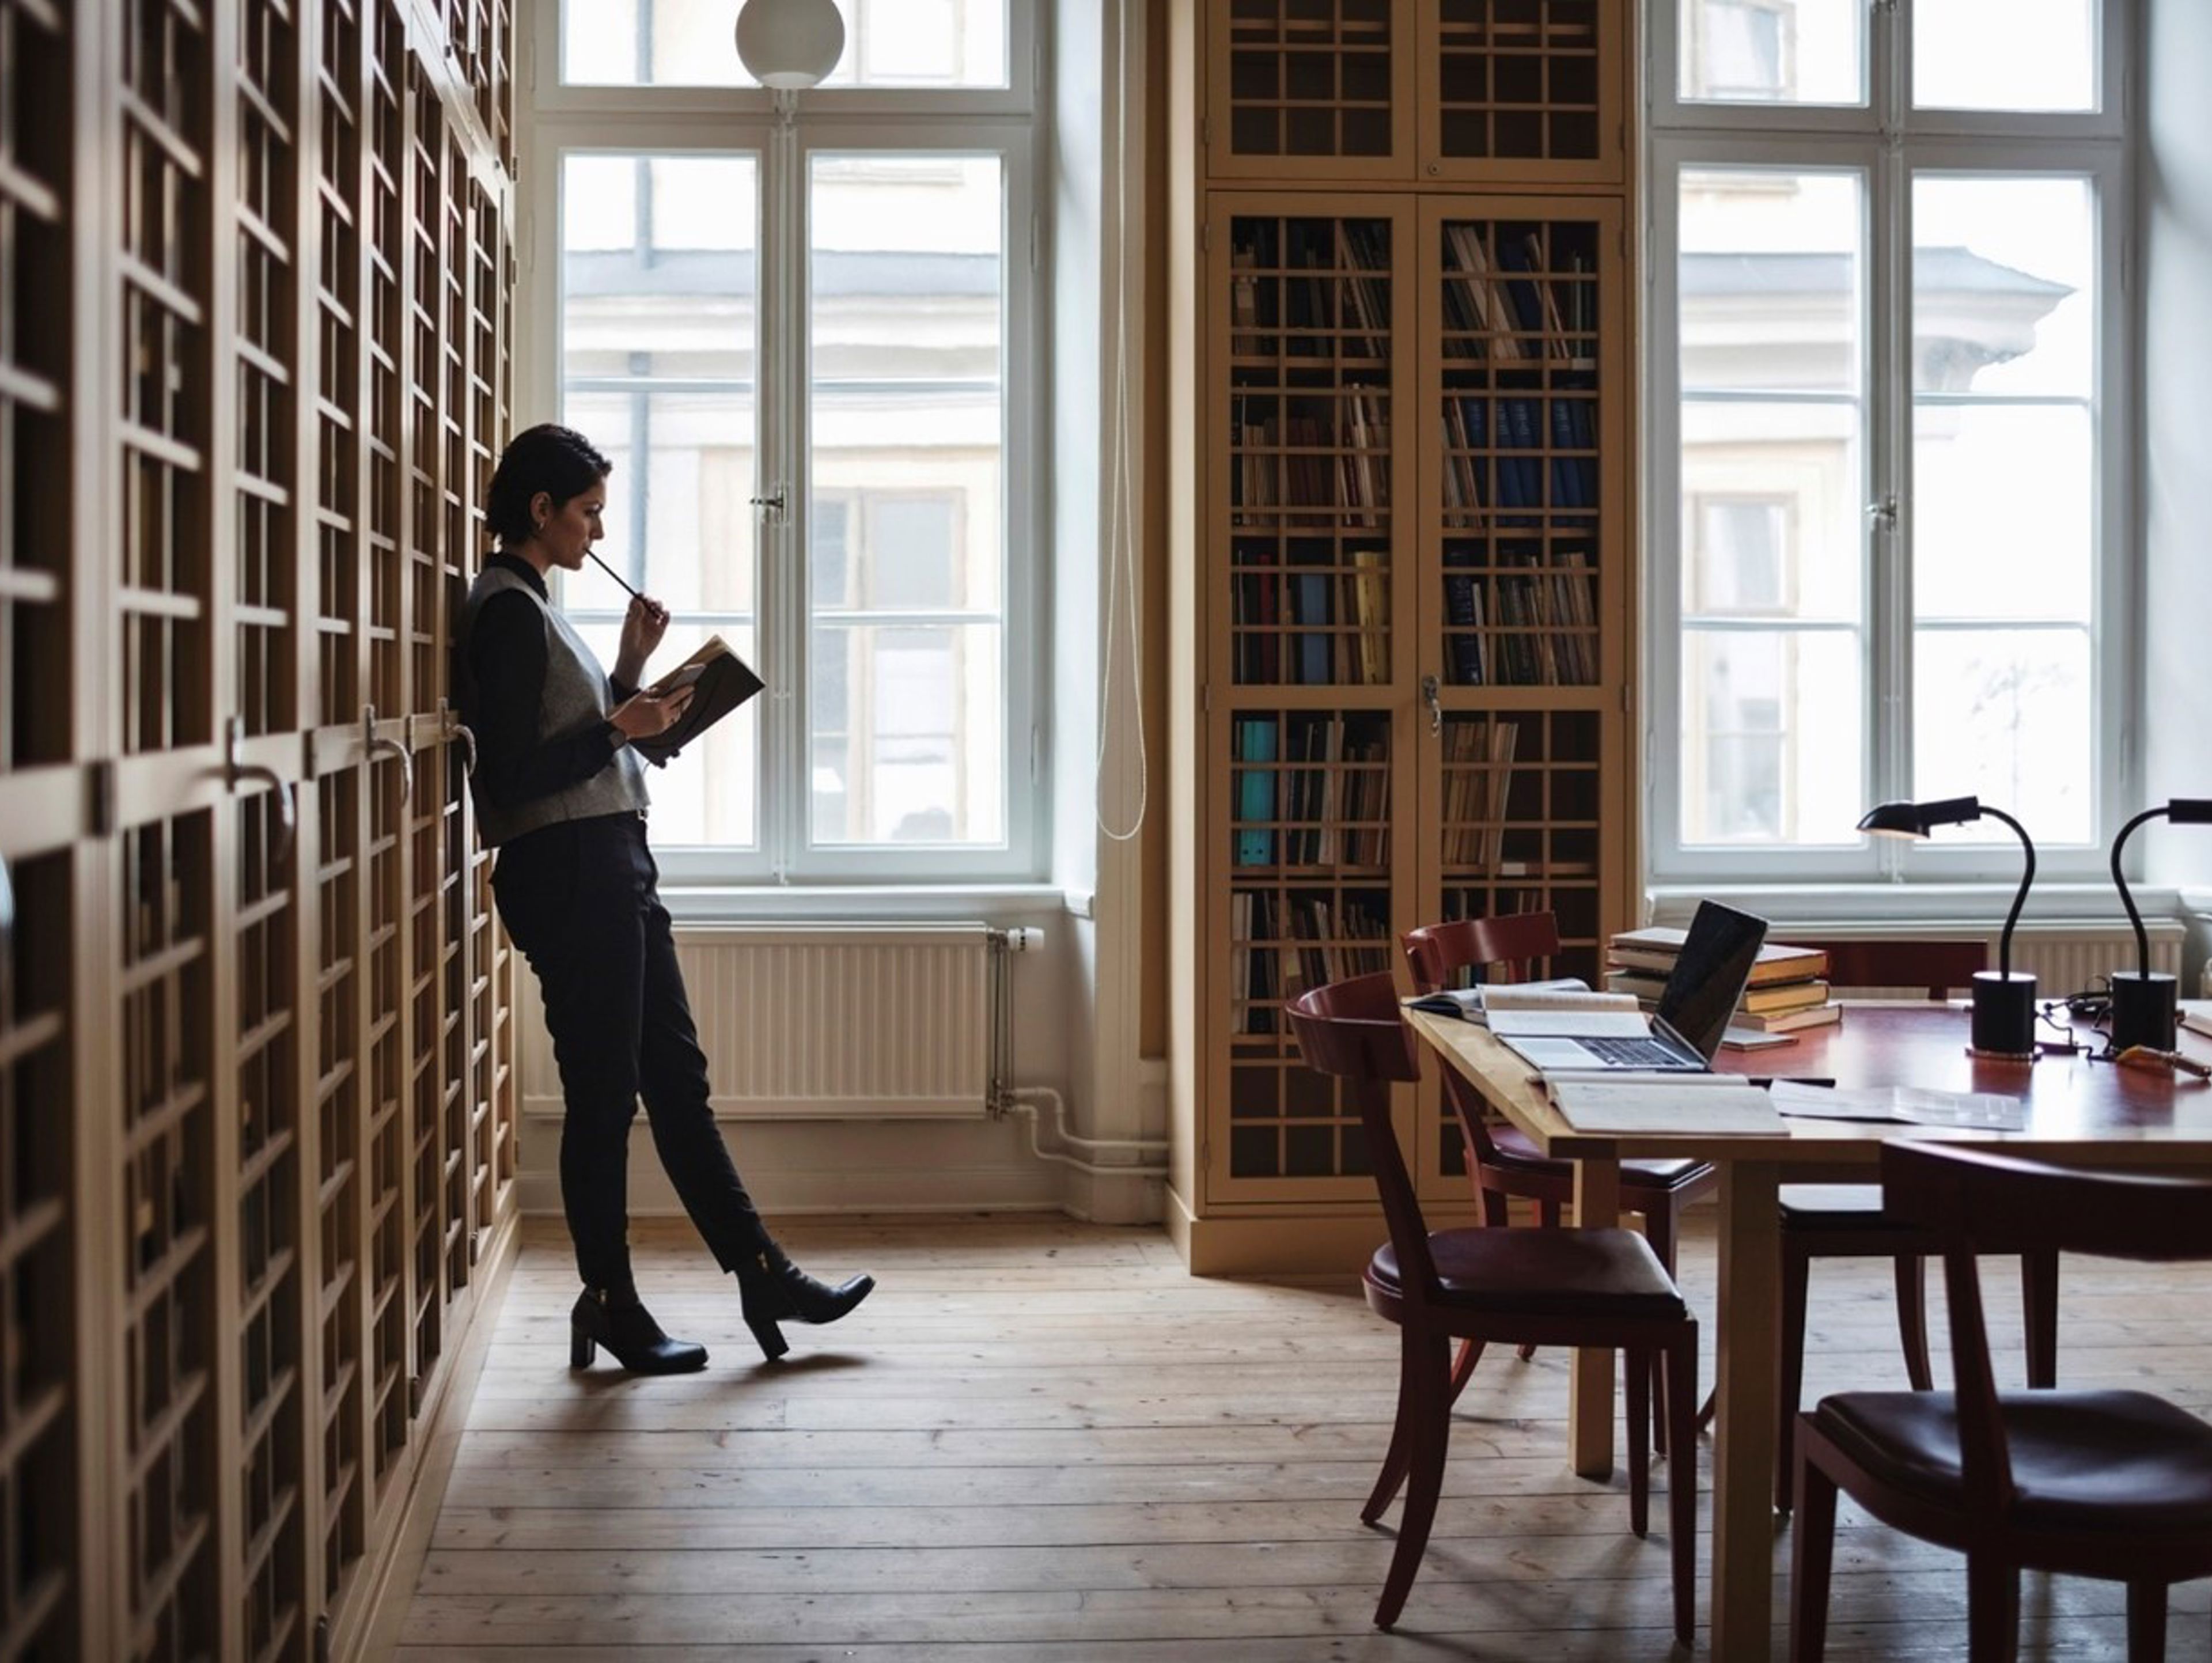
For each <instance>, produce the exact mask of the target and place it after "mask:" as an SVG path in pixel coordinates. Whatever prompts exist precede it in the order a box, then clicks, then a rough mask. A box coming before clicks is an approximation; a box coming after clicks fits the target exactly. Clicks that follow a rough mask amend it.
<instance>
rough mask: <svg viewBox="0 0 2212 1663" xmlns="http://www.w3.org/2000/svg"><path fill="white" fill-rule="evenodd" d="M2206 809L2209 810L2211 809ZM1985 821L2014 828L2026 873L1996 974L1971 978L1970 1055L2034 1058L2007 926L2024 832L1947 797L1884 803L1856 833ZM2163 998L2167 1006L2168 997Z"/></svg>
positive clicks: (2025, 991) (2029, 994)
mask: <svg viewBox="0 0 2212 1663" xmlns="http://www.w3.org/2000/svg"><path fill="white" fill-rule="evenodd" d="M2207 806H2208V808H2212V804H2208V805H2207ZM1984 815H1987V816H1989V817H1990V819H1992V820H2002V821H2003V822H2005V824H2006V825H2008V826H2010V827H2011V828H2013V831H2014V832H2015V834H2016V835H2018V836H2019V838H2020V846H2021V848H2023V849H2025V850H2026V851H2027V871H2024V872H2022V873H2021V876H2020V891H2019V893H2018V894H2016V895H2014V896H2013V898H2012V910H2011V911H2010V912H2008V913H2006V914H2005V921H2004V933H2003V934H2002V935H2001V936H1999V937H1998V938H1997V968H1996V969H1995V970H1994V971H1990V970H1978V971H1976V972H1975V973H1974V1018H1973V1026H1972V1044H1973V1047H1974V1049H1975V1050H1977V1051H1983V1052H1988V1053H1990V1054H1992V1055H1996V1056H2005V1057H2033V1055H2034V1054H2035V978H2034V977H2033V976H2031V975H2028V974H2026V973H2025V972H2023V973H2022V974H2019V975H2015V974H2013V971H2012V926H2014V925H2015V924H2017V923H2019V922H2020V909H2021V907H2022V906H2023V905H2024V904H2026V902H2027V890H2028V886H2029V885H2030V884H2032V883H2034V882H2035V845H2034V844H2033V843H2031V842H2030V841H2028V837H2027V827H2025V826H2023V825H2021V823H2020V822H2019V821H2017V820H2015V819H2014V818H2013V817H2012V816H2010V815H2008V814H2007V813H2006V812H2005V811H2004V810H2002V809H1993V808H1991V807H1990V806H1989V804H1986V803H1984V802H1983V801H1982V800H1981V798H1978V797H1948V798H1944V799H1943V800H1942V801H1941V802H1936V803H1884V804H1881V805H1880V806H1879V807H1877V808H1875V809H1872V810H1869V811H1868V813H1867V816H1866V817H1865V818H1864V819H1863V820H1862V821H1860V822H1859V829H1860V830H1861V831H1863V832H1873V833H1875V834H1876V835H1881V836H1884V837H1925V836H1927V835H1928V834H1929V831H1931V830H1933V829H1934V828H1936V827H1937V826H1960V825H1964V824H1965V823H1966V822H1968V821H1970V820H1979V819H1980V818H1981V817H1982V816H1984ZM2167 980H2169V981H2171V980H2172V978H2171V977H2169V978H2168V979H2167ZM2168 997H2169V1001H2170V999H2171V994H2169V996H2168Z"/></svg>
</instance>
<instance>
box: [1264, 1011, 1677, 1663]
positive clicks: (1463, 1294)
mask: <svg viewBox="0 0 2212 1663" xmlns="http://www.w3.org/2000/svg"><path fill="white" fill-rule="evenodd" d="M1287 1009H1288V1011H1289V1014H1290V1020H1291V1032H1292V1033H1293V1034H1295V1035H1297V1042H1298V1053H1299V1054H1300V1055H1301V1056H1302V1057H1303V1058H1304V1059H1305V1063H1306V1065H1307V1066H1308V1067H1309V1068H1312V1069H1315V1070H1317V1071H1320V1072H1321V1073H1323V1074H1329V1075H1334V1076H1335V1077H1337V1078H1339V1079H1341V1080H1342V1081H1344V1082H1345V1091H1346V1095H1347V1096H1350V1097H1351V1098H1352V1100H1353V1102H1355V1103H1356V1104H1357V1106H1358V1110H1359V1118H1360V1123H1361V1125H1362V1126H1364V1128H1365V1130H1366V1133H1367V1144H1368V1153H1369V1157H1370V1161H1371V1162H1372V1163H1373V1166H1374V1169H1375V1184H1376V1189H1377V1190H1379V1191H1380V1192H1381V1193H1382V1198H1383V1217H1384V1218H1385V1220H1386V1221H1387V1222H1388V1223H1389V1230H1390V1239H1389V1241H1387V1242H1385V1243H1384V1244H1383V1246H1382V1247H1378V1248H1377V1249H1376V1252H1375V1256H1374V1257H1373V1258H1372V1259H1370V1260H1369V1262H1368V1265H1367V1272H1366V1276H1365V1278H1364V1285H1365V1288H1366V1293H1367V1303H1368V1305H1369V1306H1370V1308H1372V1309H1373V1310H1374V1311H1375V1312H1376V1314H1378V1315H1381V1316H1383V1317H1385V1318H1387V1319H1388V1320H1390V1321H1392V1322H1395V1323H1396V1324H1397V1325H1398V1328H1399V1333H1400V1352H1399V1366H1398V1414H1397V1419H1396V1422H1395V1424H1394V1425H1393V1427H1392V1428H1391V1431H1390V1448H1389V1454H1386V1455H1385V1456H1384V1457H1383V1471H1382V1472H1381V1474H1380V1475H1379V1476H1378V1477H1377V1478H1376V1481H1375V1489H1374V1490H1373V1492H1372V1493H1371V1494H1370V1496H1368V1498H1367V1505H1366V1506H1365V1507H1364V1508H1362V1509H1361V1510H1360V1515H1359V1516H1360V1518H1361V1519H1362V1520H1364V1521H1365V1522H1367V1523H1369V1524H1372V1523H1373V1522H1374V1521H1375V1520H1376V1519H1377V1518H1379V1517H1380V1516H1381V1515H1382V1514H1383V1509H1384V1508H1387V1507H1389V1504H1390V1502H1391V1500H1392V1498H1393V1497H1394V1496H1396V1495H1397V1493H1398V1490H1399V1488H1400V1486H1401V1485H1405V1486H1407V1491H1406V1508H1405V1513H1404V1514H1403V1516H1402V1517H1401V1519H1400V1520H1399V1524H1398V1546H1397V1551H1395V1554H1393V1556H1392V1557H1391V1560H1390V1570H1389V1576H1388V1578H1387V1579H1386V1580H1385V1581H1384V1583H1383V1597H1382V1599H1381V1601H1380V1602H1379V1603H1378V1604H1377V1605H1376V1608H1375V1624H1376V1627H1377V1628H1383V1629H1387V1628H1389V1627H1390V1626H1391V1624H1394V1623H1395V1622H1396V1621H1397V1620H1398V1614H1399V1612H1400V1611H1402V1610H1403V1609H1404V1608H1405V1604H1406V1596H1407V1593H1409V1592H1410V1591H1411V1590H1412V1588H1413V1577H1414V1575H1415V1574H1416V1573H1417V1572H1418V1571H1419V1569H1420V1563H1421V1555H1422V1553H1423V1551H1425V1548H1426V1547H1427V1545H1428V1539H1429V1527H1430V1526H1431V1524H1432V1523H1433V1522H1434V1521H1435V1519H1436V1511H1437V1496H1438V1495H1439V1493H1440V1492H1441V1490H1442V1489H1443V1472H1444V1455H1445V1451H1446V1448H1447V1445H1448V1443H1449V1439H1450V1435H1451V1404H1452V1393H1451V1391H1450V1381H1451V1373H1452V1370H1451V1342H1452V1341H1453V1340H1454V1339H1461V1340H1475V1341H1479V1342H1488V1341H1492V1340H1496V1341H1499V1342H1501V1343H1512V1342H1526V1343H1528V1344H1539V1345H1577V1346H1580V1345H1588V1346H1601V1347H1608V1348H1613V1349H1618V1350H1620V1351H1621V1352H1623V1353H1624V1354H1625V1356H1626V1359H1627V1378H1628V1419H1629V1434H1628V1496H1629V1502H1628V1505H1629V1520H1630V1524H1631V1526H1632V1528H1633V1529H1634V1530H1635V1532H1636V1533H1637V1534H1638V1536H1641V1535H1643V1534H1644V1530H1645V1528H1646V1526H1647V1524H1648V1522H1649V1513H1650V1411H1651V1404H1650V1389H1649V1382H1650V1379H1651V1369H1652V1365H1653V1362H1654V1360H1655V1359H1656V1358H1660V1357H1663V1358H1664V1359H1665V1362H1666V1366H1667V1369H1668V1381H1669V1385H1670V1387H1671V1388H1672V1389H1671V1391H1670V1393H1669V1397H1670V1400H1671V1401H1672V1403H1673V1404H1674V1405H1675V1408H1674V1414H1675V1425H1674V1448H1676V1449H1678V1450H1692V1449H1694V1448H1695V1442H1696V1433H1695V1430H1694V1428H1693V1423H1692V1411H1691V1408H1690V1405H1692V1404H1694V1403H1695V1402H1696V1401H1697V1400H1698V1399H1697V1393H1698V1325H1697V1322H1696V1320H1695V1319H1694V1318H1692V1316H1691V1314H1690V1312H1689V1308H1688V1307H1687V1306H1686V1305H1685V1304H1684V1303H1683V1302H1682V1296H1681V1293H1680V1290H1678V1289H1677V1288H1676V1287H1675V1286H1674V1279H1673V1278H1671V1277H1669V1276H1668V1274H1667V1272H1666V1269H1665V1267H1663V1266H1662V1265H1661V1264H1660V1263H1659V1260H1658V1258H1657V1256H1656V1254H1655V1253H1653V1252H1652V1250H1651V1247H1650V1244H1649V1243H1648V1242H1646V1241H1644V1238H1643V1237H1642V1236H1640V1235H1638V1234H1637V1233H1636V1232H1635V1231H1633V1230H1624V1229H1511V1228H1505V1229H1500V1228H1497V1227H1494V1226H1486V1227H1484V1228H1480V1229H1458V1230H1440V1231H1437V1232H1435V1233H1433V1234H1432V1233H1431V1231H1430V1230H1429V1229H1428V1227H1427V1225H1426V1224H1425V1223H1424V1222H1423V1220H1422V1217H1421V1207H1420V1203H1419V1200H1418V1199H1416V1198H1415V1196H1414V1193H1413V1179H1412V1177H1411V1176H1410V1175H1409V1174H1408V1173H1407V1169H1406V1161H1405V1156H1404V1154H1403V1152H1402V1151H1401V1149H1400V1148H1399V1144H1398V1135H1397V1131H1396V1129H1395V1126H1393V1125H1392V1124H1391V1117H1390V1087H1391V1085H1392V1084H1393V1083H1397V1082H1406V1081H1411V1080H1414V1079H1417V1078H1419V1074H1420V1069H1419V1062H1418V1059H1417V1058H1416V1055H1415V1052H1414V1042H1413V1035H1412V1034H1411V1033H1410V1032H1409V1031H1408V1030H1407V1028H1406V1026H1405V1024H1404V1023H1402V1022H1401V1020H1400V1019H1399V1016H1398V995H1397V989H1396V987H1395V986H1394V985H1393V983H1392V981H1391V979H1390V977H1389V975H1388V974H1377V975H1368V976H1358V977H1355V978H1353V979H1352V980H1349V981H1340V982H1335V983H1332V984H1331V985H1330V986H1326V987H1316V988H1310V989H1309V990H1307V991H1306V992H1303V993H1301V994H1299V995H1298V996H1297V998H1295V999H1293V1000H1291V1003H1290V1004H1289V1005H1288V1007H1287ZM1696 1474H1697V1464H1696V1462H1695V1460H1694V1459H1692V1460H1682V1461H1679V1462H1678V1463H1677V1464H1676V1466H1675V1468H1674V1470H1673V1471H1671V1472H1669V1474H1668V1480H1667V1491H1668V1544H1669V1546H1670V1547H1671V1548H1672V1550H1673V1566H1674V1632H1675V1635H1676V1636H1677V1637H1678V1638H1679V1639H1680V1640H1681V1642H1683V1643H1684V1644H1685V1645H1686V1644H1688V1643H1689V1642H1690V1638H1691V1634H1692V1628H1693V1624H1694V1623H1695V1602H1694V1593H1695V1575H1696V1558H1697V1505H1698V1486H1697V1478H1696Z"/></svg>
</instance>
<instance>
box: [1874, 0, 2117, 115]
mask: <svg viewBox="0 0 2212 1663" xmlns="http://www.w3.org/2000/svg"><path fill="white" fill-rule="evenodd" d="M2099 33H2100V30H2099V27H2098V0H1913V4H1912V101H1913V103H1914V104H1916V105H1917V106H1919V107H1920V108H1922V109H1923V110H2093V109H2095V108H2096V107H2097V64H2098V57H2099V53H2098V50H2097V37H2098V34H2099Z"/></svg>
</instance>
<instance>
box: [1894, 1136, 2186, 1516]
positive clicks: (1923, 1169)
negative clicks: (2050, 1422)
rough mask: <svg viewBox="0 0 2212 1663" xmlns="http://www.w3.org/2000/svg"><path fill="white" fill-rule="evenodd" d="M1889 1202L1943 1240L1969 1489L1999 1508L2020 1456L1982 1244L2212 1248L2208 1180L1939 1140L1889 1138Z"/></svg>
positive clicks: (2117, 1250)
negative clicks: (2079, 1165) (1994, 1338)
mask: <svg viewBox="0 0 2212 1663" xmlns="http://www.w3.org/2000/svg"><path fill="white" fill-rule="evenodd" d="M1881 1188H1882V1207H1883V1210H1884V1211H1886V1212H1887V1213H1888V1214H1889V1215H1890V1216H1891V1217H1894V1218H1895V1219H1897V1220H1898V1221H1899V1223H1904V1224H1906V1225H1910V1226H1912V1227H1914V1228H1917V1229H1921V1230H1923V1231H1925V1232H1927V1233H1928V1234H1929V1235H1931V1236H1933V1237H1935V1238H1936V1241H1939V1242H1940V1243H1941V1244H1942V1249H1943V1286H1944V1293H1945V1296H1946V1298H1947V1300H1948V1305H1949V1310H1950V1323H1951V1372H1952V1380H1953V1383H1954V1387H1955V1388H1956V1391H1957V1393H1958V1405H1959V1447H1960V1464H1961V1471H1962V1477H1963V1478H1964V1480H1965V1483H1966V1496H1967V1501H1968V1502H1969V1504H1970V1505H1972V1506H1974V1507H1976V1508H1983V1509H1992V1510H1996V1511H2002V1510H2004V1509H2007V1508H2010V1507H2011V1505H2012V1503H2013V1500H2014V1489H2013V1483H2012V1462H2011V1459H2010V1456H2009V1454H2008V1451H2007V1449H2006V1445H2005V1433H2004V1422H2003V1419H2002V1417H2000V1416H1999V1414H1998V1412H1997V1396H1996V1376H1995V1375H1994V1374H1993V1372H1992V1371H1991V1369H1990V1339H1989V1330H1988V1327H1987V1325H1986V1324H1985V1323H1984V1320H1983V1315H1982V1291H1981V1271H1980V1259H1979V1255H1981V1254H1983V1253H2038V1252H2063V1253H2090V1254H2093V1255H2095V1256H2097V1257H2099V1258H2105V1259H2140V1260H2144V1261H2147V1262H2153V1263H2183V1262H2187V1261H2189V1260H2192V1259H2207V1260H2212V1180H2201V1179H2186V1178H2155V1177H2138V1176H2135V1175H2133V1174H2118V1173H2102V1172H2079V1171H2075V1170H2072V1169H2069V1168H2064V1167H2053V1166H2048V1165H2045V1163H2044V1162H2039V1161H2025V1160H2021V1159H2020V1158H2019V1157H2018V1156H2009V1155H1990V1154H1984V1153H1982V1152H1981V1151H1979V1150H1962V1149H1952V1148H1948V1147H1944V1146H1942V1145H1939V1144H1909V1143H1895V1144H1883V1145H1882V1149H1881Z"/></svg>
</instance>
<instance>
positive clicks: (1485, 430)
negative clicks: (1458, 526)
mask: <svg viewBox="0 0 2212 1663" xmlns="http://www.w3.org/2000/svg"><path fill="white" fill-rule="evenodd" d="M1443 416H1444V470H1443V496H1444V509H1445V511H1446V512H1447V513H1452V512H1455V511H1457V512H1458V513H1462V514H1465V513H1469V512H1474V513H1480V512H1483V511H1486V510H1492V509H1498V510H1504V509H1514V508H1547V507H1548V508H1595V507H1597V495H1598V484H1597V478H1598V476H1597V410H1596V403H1595V400H1594V399H1590V398H1564V397H1558V396H1553V397H1551V398H1537V397H1533V396H1530V395H1527V394H1519V393H1516V394H1513V395H1511V396H1509V397H1503V398H1498V397H1491V396H1487V395H1478V394H1472V393H1462V394H1455V395H1453V396H1449V397H1447V398H1445V399H1444V405H1443ZM1547 446H1548V447H1549V451H1548V453H1545V452H1546V449H1547ZM1499 523H1500V524H1502V525H1515V524H1518V523H1523V522H1521V521H1518V520H1516V519H1514V518H1510V517H1505V516H1501V518H1500V521H1499Z"/></svg>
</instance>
